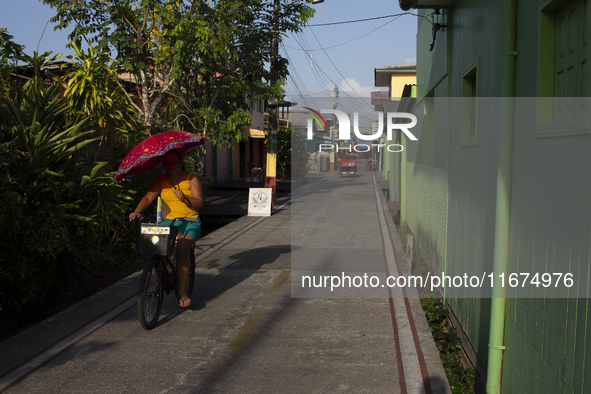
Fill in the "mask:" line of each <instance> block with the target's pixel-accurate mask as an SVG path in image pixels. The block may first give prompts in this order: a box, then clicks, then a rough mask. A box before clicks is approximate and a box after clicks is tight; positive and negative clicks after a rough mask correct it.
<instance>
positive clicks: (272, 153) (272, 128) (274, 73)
mask: <svg viewBox="0 0 591 394" xmlns="http://www.w3.org/2000/svg"><path fill="white" fill-rule="evenodd" d="M279 7H280V0H275V7H274V10H273V36H272V37H271V85H273V84H274V83H275V82H277V80H278V79H279V77H278V74H279V70H278V67H277V66H278V65H277V62H278V57H279ZM278 104H279V99H278V98H277V97H270V98H269V136H268V137H267V177H266V181H265V187H268V188H271V190H272V195H273V205H276V204H277V130H278V129H279V118H278V116H277V106H278Z"/></svg>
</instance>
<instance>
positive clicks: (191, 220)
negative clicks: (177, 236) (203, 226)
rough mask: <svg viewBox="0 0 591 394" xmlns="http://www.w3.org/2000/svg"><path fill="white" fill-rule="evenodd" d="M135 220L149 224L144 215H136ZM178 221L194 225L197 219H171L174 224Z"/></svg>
mask: <svg viewBox="0 0 591 394" xmlns="http://www.w3.org/2000/svg"><path fill="white" fill-rule="evenodd" d="M135 218H136V219H137V220H139V221H140V222H149V221H150V218H149V217H147V216H144V215H138V216H136V217H135ZM177 220H180V221H181V222H189V223H195V222H197V220H198V218H195V219H194V218H174V219H172V223H174V222H175V221H177Z"/></svg>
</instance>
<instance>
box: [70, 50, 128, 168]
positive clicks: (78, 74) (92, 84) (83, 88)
mask: <svg viewBox="0 0 591 394" xmlns="http://www.w3.org/2000/svg"><path fill="white" fill-rule="evenodd" d="M71 46H72V48H73V49H74V50H75V51H76V55H73V56H68V58H69V59H70V60H72V62H71V63H68V64H67V65H64V67H65V68H67V70H68V71H67V73H66V74H65V77H64V79H65V81H66V82H65V83H66V89H65V92H64V96H65V98H66V100H67V102H68V105H69V108H70V110H71V111H72V112H73V113H74V114H76V115H83V116H85V117H88V118H90V119H91V120H92V121H93V123H94V124H95V125H96V129H97V130H98V133H99V135H100V143H99V146H98V148H97V149H96V150H95V151H96V153H95V160H96V159H97V157H98V155H99V153H100V152H101V149H100V148H101V147H102V146H103V144H104V143H106V142H107V136H108V135H110V134H112V132H113V131H115V132H117V133H119V134H121V135H126V134H128V133H129V131H130V130H134V125H133V112H134V111H133V107H132V103H131V102H130V101H129V99H128V96H127V93H126V92H125V90H124V89H123V87H122V86H121V84H120V83H119V78H118V74H117V70H116V68H115V67H112V66H111V63H112V62H113V60H112V59H111V57H110V56H109V54H108V53H107V52H106V51H104V50H101V48H98V47H92V46H91V47H90V48H88V50H87V51H86V52H85V51H84V50H81V49H80V48H78V46H77V45H76V44H75V43H72V44H71ZM111 142H113V141H111Z"/></svg>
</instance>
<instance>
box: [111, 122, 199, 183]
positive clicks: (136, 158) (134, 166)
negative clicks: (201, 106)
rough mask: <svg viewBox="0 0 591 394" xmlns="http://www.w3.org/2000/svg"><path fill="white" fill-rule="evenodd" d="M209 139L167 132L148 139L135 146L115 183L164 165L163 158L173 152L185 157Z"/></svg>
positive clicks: (126, 158) (183, 133)
mask: <svg viewBox="0 0 591 394" xmlns="http://www.w3.org/2000/svg"><path fill="white" fill-rule="evenodd" d="M205 141H207V138H205V137H200V136H198V135H197V134H192V133H187V132H186V131H176V130H175V131H165V132H164V133H160V134H156V135H153V136H151V137H148V138H146V139H145V140H143V141H142V142H140V143H139V144H137V145H136V146H135V148H133V149H132V150H131V151H130V152H129V153H128V154H127V156H125V159H123V161H122V162H121V165H120V166H119V169H118V170H117V174H115V181H116V182H121V181H122V180H124V179H126V178H129V177H131V176H133V175H138V174H144V173H146V172H148V171H149V170H151V169H152V168H155V167H158V166H160V165H162V160H163V157H164V155H165V154H166V153H168V152H170V151H171V150H177V151H179V152H180V153H181V155H184V154H185V153H187V152H190V151H192V150H193V149H195V147H197V146H199V145H203V144H204V143H205Z"/></svg>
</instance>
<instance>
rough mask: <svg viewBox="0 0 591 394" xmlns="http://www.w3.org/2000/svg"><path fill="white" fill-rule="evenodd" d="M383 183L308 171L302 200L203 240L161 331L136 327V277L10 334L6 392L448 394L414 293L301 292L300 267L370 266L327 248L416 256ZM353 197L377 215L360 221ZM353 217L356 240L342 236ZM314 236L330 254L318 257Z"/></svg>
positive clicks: (4, 364)
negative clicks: (187, 291) (335, 233)
mask: <svg viewBox="0 0 591 394" xmlns="http://www.w3.org/2000/svg"><path fill="white" fill-rule="evenodd" d="M375 185H376V182H375V175H374V174H372V173H359V174H358V175H357V176H354V177H351V178H349V179H346V178H340V177H338V176H337V175H336V174H334V173H333V174H329V176H322V177H314V178H312V177H311V178H309V180H308V182H307V183H306V184H305V186H306V187H304V188H300V189H298V190H294V191H292V195H291V196H290V198H292V199H294V200H295V201H296V204H295V205H294V206H292V205H291V204H289V203H288V200H289V198H286V199H283V200H280V201H279V202H278V204H279V205H280V206H279V207H278V208H277V209H276V211H275V213H274V214H273V215H272V216H271V217H268V218H254V217H243V218H241V219H239V220H237V221H235V222H233V223H231V224H229V225H227V226H225V227H223V228H222V229H220V230H218V231H216V232H214V233H212V234H210V235H208V236H207V237H205V238H203V239H201V240H199V241H198V244H197V250H196V255H197V260H198V262H199V263H198V268H197V270H196V285H195V291H194V293H193V297H192V300H193V303H192V305H191V306H190V307H189V308H187V309H181V308H179V307H177V306H176V305H175V302H174V296H173V295H170V296H167V297H165V301H164V306H163V310H162V314H161V317H160V321H159V324H158V326H157V327H156V328H155V329H153V330H151V331H145V330H143V329H142V328H141V327H140V325H139V324H138V322H137V313H136V306H135V294H136V290H137V286H138V283H137V282H138V278H139V275H138V274H136V275H133V276H131V277H129V278H127V279H125V280H123V281H121V282H119V283H117V284H116V285H114V286H112V287H110V288H108V289H106V290H104V291H102V292H100V293H98V294H96V295H95V296H93V297H91V298H89V299H87V300H84V301H83V302H81V303H79V304H77V305H75V306H73V307H72V308H69V309H67V310H65V311H63V312H62V313H60V314H58V315H56V316H54V317H52V318H50V319H48V320H46V321H44V322H42V323H40V324H38V325H36V326H34V327H32V328H31V329H29V330H27V331H25V332H23V333H21V334H20V335H18V336H16V337H14V338H11V339H9V340H7V341H5V342H4V343H1V344H0V393H2V392H4V391H7V392H9V393H242V392H247V393H335V392H351V393H364V392H367V393H407V392H409V393H448V392H449V387H448V385H447V381H446V379H445V373H444V372H443V368H442V366H441V362H440V361H439V357H438V354H437V350H436V348H435V345H434V343H433V340H432V338H431V334H430V331H429V328H428V326H427V323H426V321H425V318H424V315H423V313H422V310H421V307H420V304H419V302H418V299H416V298H412V297H411V298H402V297H399V298H396V296H394V298H390V297H391V296H392V294H391V292H390V296H388V292H387V289H386V290H385V291H386V292H385V293H384V292H383V291H382V293H381V294H382V295H383V294H386V296H385V297H375V295H374V294H370V295H369V296H367V295H366V296H363V295H359V294H351V293H343V294H340V295H338V297H339V298H334V297H332V298H328V297H326V294H320V295H319V296H318V297H314V298H311V297H310V295H309V294H303V295H302V293H301V291H302V288H301V285H300V283H301V282H300V279H301V278H300V276H297V275H296V274H295V273H296V272H299V271H306V272H308V271H309V270H310V269H312V270H313V271H314V272H324V271H325V272H328V271H334V270H335V268H336V271H338V270H341V269H347V270H348V271H347V272H348V273H350V274H351V275H353V274H354V273H358V272H361V271H362V270H360V269H359V266H358V265H357V266H356V265H355V264H352V263H350V262H348V261H349V260H348V259H347V258H346V256H344V257H343V258H342V259H341V260H342V261H344V262H345V264H344V265H342V266H341V265H337V266H330V267H327V266H326V261H327V257H326V256H327V255H330V254H331V252H332V253H333V254H335V253H337V251H339V250H341V251H342V250H345V251H347V253H348V254H349V255H350V256H351V257H352V259H351V261H357V262H367V264H365V265H363V267H364V268H363V269H364V270H369V271H371V272H374V273H376V275H378V273H379V275H383V274H387V273H390V274H392V269H395V268H392V267H394V266H393V265H392V264H395V262H394V260H396V261H397V262H398V263H397V264H398V265H399V266H400V267H403V266H404V264H406V262H405V260H404V257H403V253H402V252H401V246H400V245H399V240H398V238H397V236H396V234H395V231H394V234H392V233H391V232H392V226H393V224H392V223H391V219H390V218H389V217H388V216H387V215H386V214H385V211H384V207H387V206H386V204H385V201H383V198H382V196H381V195H380V191H379V190H378V189H377V188H376V186H375ZM352 195H354V196H355V197H354V198H353V197H351V196H352ZM347 196H349V197H347ZM298 199H299V200H298ZM339 200H340V201H344V203H342V204H341V203H340V202H339ZM297 201H302V204H303V205H301V206H298V204H297ZM305 201H308V202H305ZM332 201H336V202H335V203H332ZM331 203H332V205H331ZM306 204H308V205H306ZM356 204H373V205H371V206H372V210H373V212H374V214H372V215H370V216H368V217H367V219H363V218H364V216H366V215H357V216H356V217H355V220H354V221H353V222H351V220H350V218H351V215H353V213H354V212H353V207H354V206H355V205H356ZM306 206H309V207H315V208H314V209H313V211H314V212H311V213H310V214H309V215H308V216H307V217H305V216H306V215H305V211H306V209H303V210H302V209H301V208H305V207H306ZM329 208H330V211H329V213H326V210H327V209H329ZM294 209H295V210H296V211H297V212H296V213H297V216H301V215H304V217H299V218H296V223H295V224H294V223H292V219H294V218H295V217H296V216H294V212H293V210H294ZM380 212H382V213H381V214H380ZM318 214H322V215H321V216H318ZM347 215H348V216H349V220H348V221H347V222H349V223H352V224H353V225H352V226H351V231H352V234H355V235H356V236H355V237H353V236H351V237H350V238H349V239H348V240H347V239H345V240H340V241H338V242H334V241H332V240H331V239H332V238H333V237H331V236H330V235H331V231H332V230H333V229H334V228H336V227H339V226H342V224H343V223H342V222H343V218H346V217H347ZM353 216H355V215H353ZM322 217H324V219H323V221H322V222H319V220H320V218H322ZM363 220H368V222H367V223H365V222H363ZM376 220H377V222H376ZM369 221H371V222H369ZM388 221H389V222H388ZM314 229H316V230H315V231H314ZM294 232H296V233H297V234H294ZM312 232H313V233H314V235H312V236H311V235H310V234H311V233H312ZM315 235H318V236H317V237H315ZM359 239H361V240H362V241H361V242H359V241H355V240H359ZM302 240H305V241H306V245H308V246H307V247H306V248H304V249H303V247H302V245H304V243H302ZM363 240H365V241H363ZM294 242H295V243H294ZM368 242H370V243H371V242H373V243H376V245H377V244H378V243H380V244H381V245H382V246H381V247H382V249H378V250H375V248H374V246H376V245H374V244H371V245H372V247H371V248H368V245H369V244H368ZM394 244H396V245H394ZM318 245H322V249H323V250H325V252H326V253H325V254H322V255H318V254H316V255H315V254H314V253H310V252H311V251H313V250H317V248H318V247H319V246H318ZM376 247H377V246H376ZM388 248H389V249H388ZM306 250H307V252H306ZM364 250H365V253H364V252H363V251H364ZM388 250H390V252H388ZM392 251H393V252H392ZM304 252H305V253H304ZM392 253H395V254H396V256H393V255H391V254H392ZM314 256H317V257H314ZM293 260H296V261H297V263H298V265H297V266H294V265H295V264H294V262H293ZM328 261H329V262H330V259H328ZM302 264H303V265H302ZM388 264H390V266H389V265H388ZM343 267H345V268H343ZM384 267H385V268H384ZM388 267H390V271H389V270H388ZM400 269H401V270H402V268H400ZM292 270H293V271H292ZM327 270H328V271H327ZM292 277H295V279H293V281H292ZM293 295H297V296H298V297H303V298H294V297H293ZM368 297H369V298H368Z"/></svg>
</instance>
